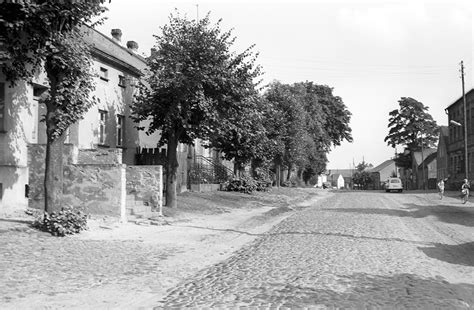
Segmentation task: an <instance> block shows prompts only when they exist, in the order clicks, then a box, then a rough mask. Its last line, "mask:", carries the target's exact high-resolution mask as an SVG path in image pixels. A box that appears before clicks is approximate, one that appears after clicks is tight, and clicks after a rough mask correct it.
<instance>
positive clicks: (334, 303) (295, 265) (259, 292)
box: [156, 192, 474, 309]
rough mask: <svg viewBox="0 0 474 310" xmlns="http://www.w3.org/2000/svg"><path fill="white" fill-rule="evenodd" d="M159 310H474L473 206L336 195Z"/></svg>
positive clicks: (424, 198)
mask: <svg viewBox="0 0 474 310" xmlns="http://www.w3.org/2000/svg"><path fill="white" fill-rule="evenodd" d="M156 306H157V308H165V309H166V308H170V307H178V308H180V307H194V308H202V307H204V308H205V307H211V308H221V307H222V308H227V307H229V308H233V307H239V306H252V307H254V306H255V307H258V308H263V309H265V308H301V307H315V308H331V309H333V308H361V309H371V308H374V309H375V308H381V307H382V308H423V309H434V308H437V309H440V308H446V309H473V308H474V206H473V204H472V203H468V204H467V205H462V204H461V203H460V202H459V200H457V199H454V198H445V199H444V200H443V201H440V200H439V199H438V198H437V196H436V195H435V194H434V193H431V194H383V193H374V192H372V193H371V192H349V193H338V194H336V195H335V196H333V197H331V198H328V199H326V200H324V201H322V202H321V203H320V204H317V205H315V206H313V207H310V208H307V209H304V210H301V211H299V212H297V213H296V214H294V215H293V216H291V217H289V218H287V219H286V220H284V221H283V222H281V223H280V224H279V225H277V226H275V227H274V229H272V230H271V231H270V232H269V233H267V234H265V235H263V236H262V237H261V238H259V239H257V240H256V241H254V242H253V243H252V244H250V245H249V246H247V247H245V248H243V249H242V250H240V251H239V252H238V253H236V254H235V255H234V256H232V257H231V258H229V259H227V260H226V261H224V262H222V263H219V264H217V265H215V266H213V267H211V268H208V269H205V270H202V271H201V272H200V273H199V274H198V275H197V276H196V277H193V278H191V279H189V280H187V281H185V282H183V283H181V284H180V285H179V286H178V287H176V288H175V289H173V290H171V291H170V292H169V294H168V296H167V297H166V298H165V299H164V300H163V302H162V303H160V304H157V305H156Z"/></svg>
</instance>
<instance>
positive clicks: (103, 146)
mask: <svg viewBox="0 0 474 310" xmlns="http://www.w3.org/2000/svg"><path fill="white" fill-rule="evenodd" d="M97 147H102V148H110V145H108V144H97Z"/></svg>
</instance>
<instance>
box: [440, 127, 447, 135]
mask: <svg viewBox="0 0 474 310" xmlns="http://www.w3.org/2000/svg"><path fill="white" fill-rule="evenodd" d="M439 136H440V137H449V127H448V126H439Z"/></svg>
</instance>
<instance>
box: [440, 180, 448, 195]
mask: <svg viewBox="0 0 474 310" xmlns="http://www.w3.org/2000/svg"><path fill="white" fill-rule="evenodd" d="M447 180H448V179H441V180H439V182H438V190H439V199H443V197H444V186H445V182H446V181H447Z"/></svg>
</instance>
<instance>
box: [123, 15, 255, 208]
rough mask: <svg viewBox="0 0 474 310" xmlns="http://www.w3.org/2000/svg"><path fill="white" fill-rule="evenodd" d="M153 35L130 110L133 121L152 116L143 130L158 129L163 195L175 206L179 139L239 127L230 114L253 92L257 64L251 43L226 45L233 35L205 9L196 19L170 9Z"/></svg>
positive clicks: (187, 140) (185, 140)
mask: <svg viewBox="0 0 474 310" xmlns="http://www.w3.org/2000/svg"><path fill="white" fill-rule="evenodd" d="M155 38H156V45H155V50H156V52H154V53H153V54H152V55H151V57H149V58H148V66H149V75H148V76H147V77H146V78H145V83H143V84H142V85H141V87H140V94H139V95H138V96H137V98H136V99H137V100H135V102H134V104H133V107H132V113H133V118H134V120H135V121H136V122H140V121H144V120H151V122H150V125H149V127H148V128H146V131H147V133H153V132H155V131H157V130H161V138H160V141H159V144H160V145H164V144H167V150H168V152H167V156H168V160H167V169H166V170H167V192H166V200H167V204H168V205H169V206H170V207H173V208H174V207H176V180H177V168H178V161H177V150H176V148H177V145H178V143H180V142H181V143H187V144H192V143H193V141H194V139H196V138H200V139H203V140H209V139H210V137H212V136H213V135H219V134H222V133H228V132H229V131H232V130H233V129H235V130H236V132H237V133H238V132H240V131H239V129H238V126H239V124H238V123H236V122H235V121H234V120H233V118H234V116H236V115H239V113H241V109H240V108H241V107H242V106H245V105H246V103H248V102H249V101H248V99H249V98H251V97H252V96H255V95H256V90H255V86H256V84H255V82H254V79H255V78H257V77H258V76H259V75H260V66H258V65H256V64H255V60H256V57H257V55H256V54H254V53H253V52H252V49H253V46H251V47H249V48H248V49H246V50H245V51H243V52H241V53H233V52H231V51H230V49H231V47H232V45H233V43H234V41H235V37H233V36H232V32H231V31H227V32H222V31H221V28H220V21H219V22H217V23H216V24H215V25H211V22H210V18H209V14H207V16H206V17H205V18H203V19H201V20H199V21H195V20H188V19H187V18H186V17H181V16H180V15H179V14H177V13H176V14H174V15H171V16H170V19H169V24H168V25H165V26H163V27H162V28H161V34H160V35H155ZM244 110H245V109H244ZM237 118H238V117H237ZM140 129H144V130H145V128H143V127H141V128H140Z"/></svg>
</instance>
